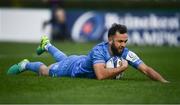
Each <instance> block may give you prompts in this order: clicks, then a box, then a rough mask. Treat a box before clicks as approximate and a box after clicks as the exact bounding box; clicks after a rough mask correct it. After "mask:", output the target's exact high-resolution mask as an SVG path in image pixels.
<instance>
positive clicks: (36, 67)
mask: <svg viewBox="0 0 180 105" xmlns="http://www.w3.org/2000/svg"><path fill="white" fill-rule="evenodd" d="M41 65H43V63H42V62H30V63H27V64H26V66H25V68H26V69H27V70H30V71H32V72H35V73H38V74H39V68H40V66H41Z"/></svg>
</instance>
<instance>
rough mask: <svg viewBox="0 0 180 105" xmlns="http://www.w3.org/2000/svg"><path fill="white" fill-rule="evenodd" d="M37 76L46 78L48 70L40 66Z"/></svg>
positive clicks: (44, 66)
mask: <svg viewBox="0 0 180 105" xmlns="http://www.w3.org/2000/svg"><path fill="white" fill-rule="evenodd" d="M39 75H40V76H48V75H49V69H48V67H47V66H46V65H41V66H40V68H39Z"/></svg>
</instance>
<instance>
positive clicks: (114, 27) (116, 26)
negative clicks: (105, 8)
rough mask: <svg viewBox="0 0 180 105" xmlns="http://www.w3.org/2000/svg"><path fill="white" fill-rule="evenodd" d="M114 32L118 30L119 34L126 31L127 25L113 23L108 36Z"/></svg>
mask: <svg viewBox="0 0 180 105" xmlns="http://www.w3.org/2000/svg"><path fill="white" fill-rule="evenodd" d="M116 32H119V33H120V34H124V33H127V27H126V26H125V25H121V24H117V23H114V24H113V25H112V26H111V28H110V29H109V31H108V38H109V37H110V36H114V35H115V34H116Z"/></svg>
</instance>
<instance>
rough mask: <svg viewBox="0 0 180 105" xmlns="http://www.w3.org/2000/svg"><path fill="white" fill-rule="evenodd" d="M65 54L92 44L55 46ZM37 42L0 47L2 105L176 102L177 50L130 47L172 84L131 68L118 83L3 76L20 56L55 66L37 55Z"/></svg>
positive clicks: (179, 98)
mask: <svg viewBox="0 0 180 105" xmlns="http://www.w3.org/2000/svg"><path fill="white" fill-rule="evenodd" d="M54 44H55V46H56V47H58V48H59V49H61V50H62V51H64V52H65V53H66V54H67V55H71V54H78V55H79V54H87V53H88V52H89V51H90V49H91V48H92V47H93V46H94V45H95V44H96V43H85V44H81V43H79V44H78V43H72V42H61V43H54ZM37 45H38V44H25V43H2V42H1V43H0V104H5V103H9V104H11V103H14V104H20V103H23V104H30V103H31V104H39V103H41V104H48V103H55V104H56V103H58V104H61V103H62V104H64V103H68V104H76V103H78V104H80V103H84V104H93V103H96V104H101V103H102V104H110V103H112V104H119V103H123V104H126V103H131V104H139V103H151V104H173V103H180V61H179V60H180V48H179V47H167V46H166V47H153V46H144V47H143V46H139V47H137V46H129V48H130V49H131V50H132V51H134V52H136V53H137V54H138V56H139V57H141V58H142V60H143V61H144V62H145V63H146V64H148V65H150V66H151V67H153V68H155V69H156V70H157V71H158V72H160V74H162V76H164V77H165V78H166V79H167V80H169V81H171V83H169V84H162V83H160V82H155V81H152V80H150V79H149V78H147V77H146V76H144V75H142V74H141V73H140V72H138V71H137V70H135V69H133V68H132V67H129V68H128V70H127V71H126V72H125V75H124V78H123V79H122V80H101V81H99V80H94V79H82V78H67V77H63V78H51V77H39V76H37V75H36V74H35V73H32V72H24V73H22V74H20V75H17V76H7V75H6V70H7V69H8V67H9V66H11V65H12V64H14V63H17V62H19V61H21V60H22V59H24V58H27V59H29V60H30V61H42V62H44V63H45V64H47V65H49V64H51V63H53V62H54V60H53V58H52V57H51V56H50V55H49V54H43V55H42V56H37V55H36V54H35V49H36V47H37Z"/></svg>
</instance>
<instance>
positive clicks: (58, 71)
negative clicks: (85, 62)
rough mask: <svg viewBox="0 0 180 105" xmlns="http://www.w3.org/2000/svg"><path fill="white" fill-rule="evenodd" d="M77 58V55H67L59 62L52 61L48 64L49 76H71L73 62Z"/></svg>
mask: <svg viewBox="0 0 180 105" xmlns="http://www.w3.org/2000/svg"><path fill="white" fill-rule="evenodd" d="M77 60H78V56H69V57H67V58H65V59H63V60H61V61H60V62H57V63H54V64H52V65H51V66H50V69H49V76H51V77H71V76H72V68H73V66H74V65H75V62H76V61H77Z"/></svg>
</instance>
